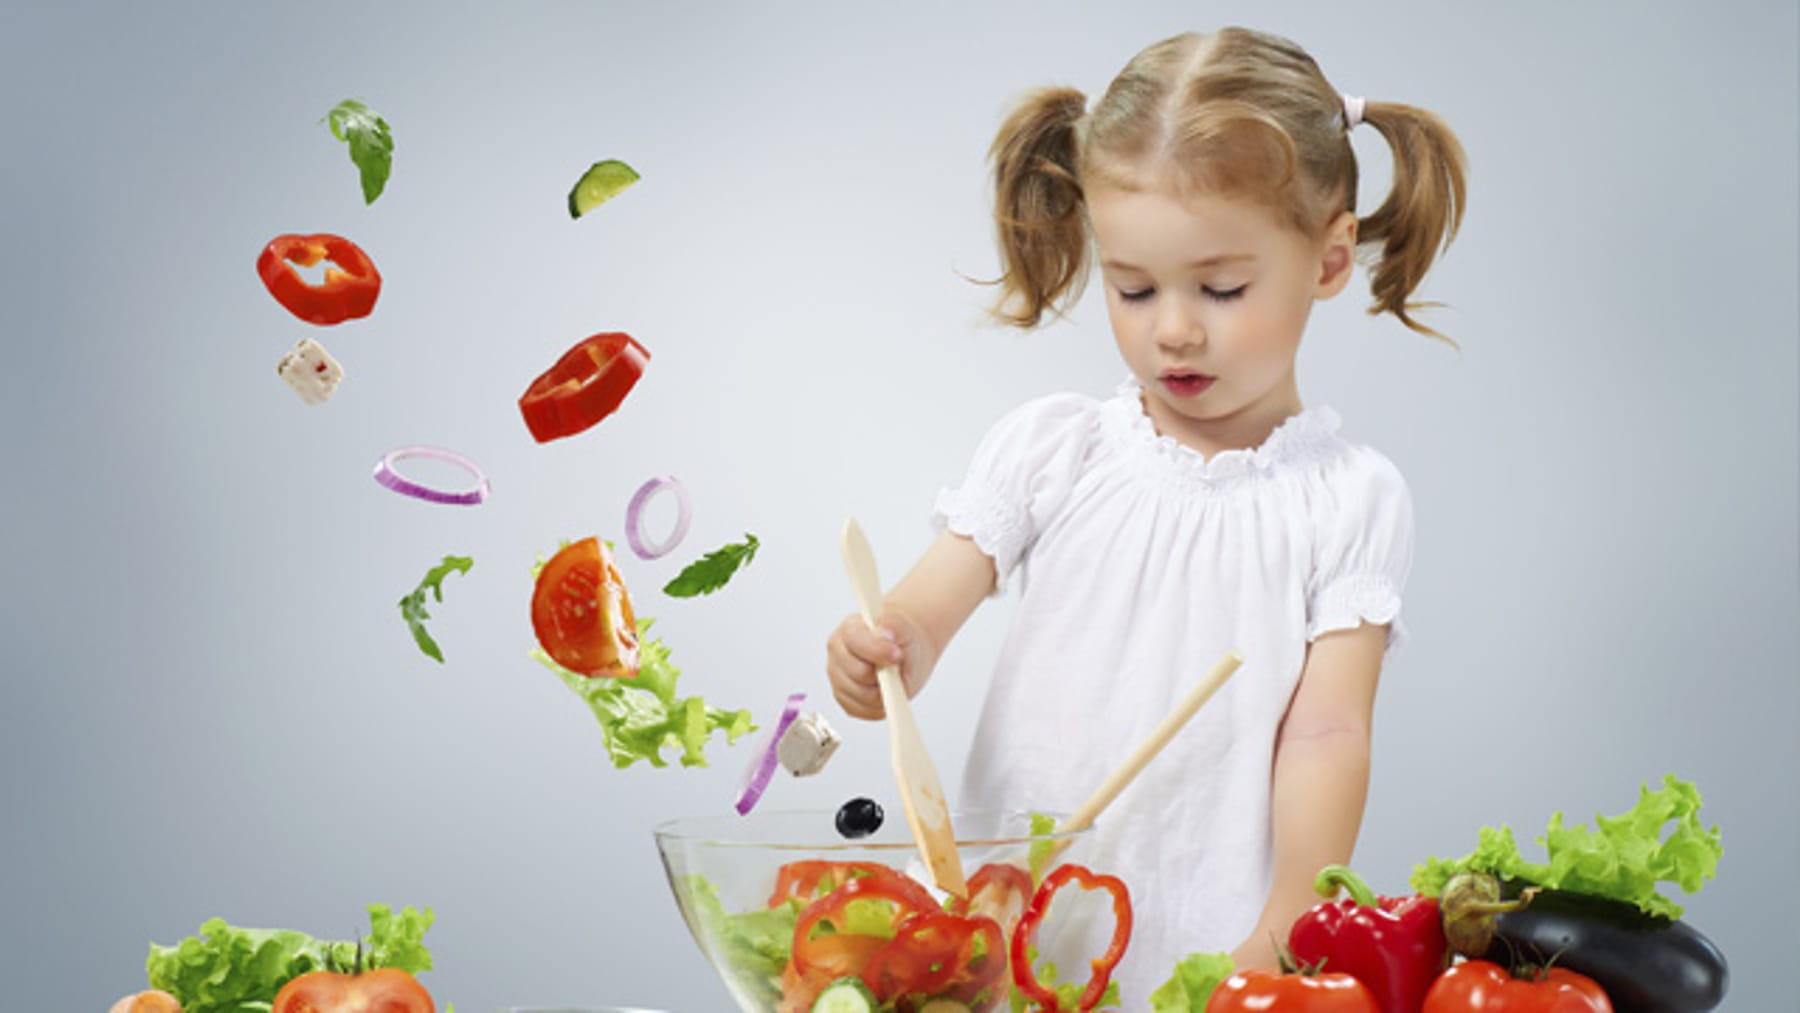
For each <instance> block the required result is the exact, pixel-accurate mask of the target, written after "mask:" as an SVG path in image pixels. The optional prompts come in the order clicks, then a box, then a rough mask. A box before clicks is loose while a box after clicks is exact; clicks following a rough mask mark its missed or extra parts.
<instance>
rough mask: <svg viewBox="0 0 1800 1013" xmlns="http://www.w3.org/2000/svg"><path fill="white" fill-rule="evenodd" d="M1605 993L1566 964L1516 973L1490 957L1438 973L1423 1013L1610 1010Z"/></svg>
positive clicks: (1581, 1012)
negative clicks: (1569, 968)
mask: <svg viewBox="0 0 1800 1013" xmlns="http://www.w3.org/2000/svg"><path fill="white" fill-rule="evenodd" d="M1612 1008H1613V1006H1612V1001H1611V1000H1609V999H1607V998H1606V992H1605V991H1604V990H1602V989H1601V988H1600V986H1599V985H1598V984H1596V983H1595V982H1594V979H1592V978H1589V977H1587V976H1586V975H1582V974H1577V973H1575V972H1574V971H1571V970H1568V969H1567V968H1562V967H1551V968H1545V969H1540V970H1538V971H1536V972H1535V973H1533V974H1532V975H1531V976H1530V977H1525V978H1520V977H1515V976H1514V975H1513V974H1512V973H1511V972H1509V971H1508V970H1507V969H1506V968H1504V967H1501V966H1500V965H1499V964H1496V963H1493V962H1491V961H1486V960H1467V961H1464V962H1462V963H1460V964H1456V965H1455V966H1453V967H1451V968H1450V969H1449V970H1448V971H1445V972H1444V973H1443V974H1440V975H1438V979H1437V980H1436V981H1434V982H1432V984H1431V991H1429V992H1427V993H1425V1007H1424V1011H1423V1013H1612Z"/></svg>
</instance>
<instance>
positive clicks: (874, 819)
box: [837, 798, 883, 837]
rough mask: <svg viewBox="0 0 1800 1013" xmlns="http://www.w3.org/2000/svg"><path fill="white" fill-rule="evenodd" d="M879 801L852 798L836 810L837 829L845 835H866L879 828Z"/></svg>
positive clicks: (880, 814) (880, 818)
mask: <svg viewBox="0 0 1800 1013" xmlns="http://www.w3.org/2000/svg"><path fill="white" fill-rule="evenodd" d="M882 816H883V814H882V812H881V805H880V803H878V802H876V801H875V800H874V799H872V798H853V799H851V800H850V801H848V802H845V803H844V804H843V806H842V807H841V808H839V809H838V811H837V830H838V833H840V834H843V835H844V836H845V837H867V836H869V835H870V834H872V833H874V832H875V831H877V830H880V829H881V820H882Z"/></svg>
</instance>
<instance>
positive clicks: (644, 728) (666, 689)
mask: <svg viewBox="0 0 1800 1013" xmlns="http://www.w3.org/2000/svg"><path fill="white" fill-rule="evenodd" d="M652 622H654V620H652V619H649V618H647V617H640V618H639V619H638V621H637V627H638V641H639V647H638V674H637V676H636V677H635V678H630V679H613V678H605V677H602V678H594V679H590V678H588V677H587V676H584V675H580V674H577V673H575V672H571V671H569V670H568V669H566V668H564V667H562V666H561V665H559V664H557V663H556V662H555V660H553V659H552V658H551V657H550V656H549V655H548V654H545V653H544V651H543V649H542V648H533V649H532V651H531V656H532V657H533V658H535V659H537V661H538V663H539V664H542V665H543V666H544V667H545V668H548V669H550V670H551V671H552V672H555V673H556V674H557V676H558V677H559V678H561V679H562V681H563V684H564V685H566V686H568V687H569V689H570V690H572V691H574V693H575V695H576V696H579V697H581V698H582V699H583V700H585V701H587V705H588V708H589V709H590V710H592V711H593V712H594V718H595V719H596V720H598V721H599V722H600V734H601V736H602V737H603V738H605V740H606V749H607V752H608V753H609V754H610V755H611V757H612V762H613V766H615V767H620V768H624V767H629V766H631V765H632V764H633V763H636V762H638V761H640V760H643V761H645V762H648V763H649V764H650V765H651V766H652V767H665V766H668V761H666V760H664V759H663V756H662V751H663V749H664V747H668V746H673V747H675V748H677V749H680V750H681V765H682V766H684V767H704V766H706V765H707V763H706V743H707V740H708V739H709V738H711V737H712V734H713V733H714V732H720V731H722V732H724V733H725V740H726V742H727V743H732V742H736V741H737V740H738V739H739V738H742V737H743V736H745V735H748V734H749V733H751V732H753V731H755V730H756V725H755V724H753V723H752V722H751V720H750V712H749V711H748V710H736V711H727V710H721V709H719V708H717V707H708V706H707V705H706V701H704V700H702V699H700V698H699V697H697V696H690V697H677V696H676V695H675V680H676V679H678V678H680V676H681V669H679V668H676V667H675V666H674V665H673V664H671V663H670V662H669V649H668V647H667V646H665V645H664V644H663V642H662V641H661V640H659V639H656V638H653V637H651V636H650V634H649V631H650V626H651V623H652Z"/></svg>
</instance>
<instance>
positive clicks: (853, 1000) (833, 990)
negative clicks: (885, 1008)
mask: <svg viewBox="0 0 1800 1013" xmlns="http://www.w3.org/2000/svg"><path fill="white" fill-rule="evenodd" d="M812 1013H875V993H873V992H871V991H869V986H867V985H865V984H863V981H862V979H861V978H854V977H852V978H839V979H838V980H836V981H834V982H832V983H831V984H829V985H826V986H825V991H823V992H820V993H819V997H818V998H817V999H815V1000H813V1004H812Z"/></svg>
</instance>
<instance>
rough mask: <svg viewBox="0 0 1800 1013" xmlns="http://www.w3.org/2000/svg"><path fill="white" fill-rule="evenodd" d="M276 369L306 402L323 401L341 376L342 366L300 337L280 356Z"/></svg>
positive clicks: (319, 345)
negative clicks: (297, 342) (290, 349)
mask: <svg viewBox="0 0 1800 1013" xmlns="http://www.w3.org/2000/svg"><path fill="white" fill-rule="evenodd" d="M275 372H277V373H279V374H281V378H282V379H283V380H286V381H287V385H288V386H289V387H292V388H294V393H296V394H299V395H300V400H302V401H305V402H306V403H307V404H324V403H325V402H326V401H327V400H329V399H330V397H331V395H332V392H333V391H336V390H337V386H338V381H340V380H342V379H343V378H344V367H342V366H340V365H338V364H337V360H336V359H333V358H332V357H331V355H330V354H329V353H327V352H326V351H325V347H324V346H323V345H321V344H319V343H318V342H317V341H314V340H313V339H311V338H303V339H301V341H300V343H299V344H297V345H295V346H294V349H293V351H291V352H289V353H287V354H286V355H284V356H282V357H281V361H280V362H279V363H277V364H276V366H275Z"/></svg>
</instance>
